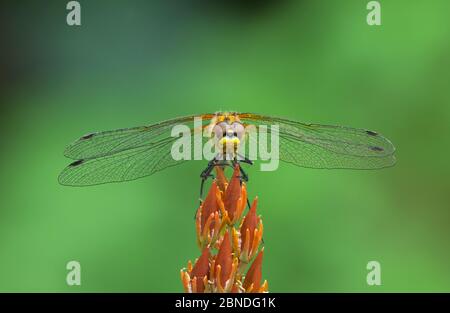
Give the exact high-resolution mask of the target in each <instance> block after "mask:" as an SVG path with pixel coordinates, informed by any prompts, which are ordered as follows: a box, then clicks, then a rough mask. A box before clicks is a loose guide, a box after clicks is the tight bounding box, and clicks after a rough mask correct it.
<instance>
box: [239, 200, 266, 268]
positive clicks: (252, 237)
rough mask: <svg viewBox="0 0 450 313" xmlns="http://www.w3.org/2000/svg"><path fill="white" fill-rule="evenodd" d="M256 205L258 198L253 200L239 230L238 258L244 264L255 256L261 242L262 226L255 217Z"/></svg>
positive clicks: (257, 217) (259, 220) (258, 218)
mask: <svg viewBox="0 0 450 313" xmlns="http://www.w3.org/2000/svg"><path fill="white" fill-rule="evenodd" d="M257 204H258V198H255V200H253V204H252V207H251V208H250V210H249V211H248V213H247V215H246V216H245V217H244V220H243V221H242V224H241V227H240V229H239V232H240V234H241V242H240V243H241V245H240V251H239V252H240V254H239V258H240V259H241V261H242V262H244V263H248V262H249V261H250V260H251V259H252V258H253V257H254V256H255V254H256V252H257V251H258V247H259V244H260V243H261V240H262V235H263V224H262V221H261V219H260V217H259V216H257V215H256V206H257Z"/></svg>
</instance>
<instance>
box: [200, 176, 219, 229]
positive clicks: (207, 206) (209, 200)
mask: <svg viewBox="0 0 450 313" xmlns="http://www.w3.org/2000/svg"><path fill="white" fill-rule="evenodd" d="M218 192H219V189H218V188H217V184H216V182H215V181H213V183H212V184H211V188H210V189H209V192H208V195H207V196H206V198H205V201H203V203H202V204H201V211H200V213H201V216H200V219H201V220H200V228H201V230H203V229H204V227H205V223H206V220H207V219H208V218H209V216H210V215H211V214H212V213H215V212H217V211H218V210H219V205H218V199H217V193H218ZM213 227H214V222H212V223H211V224H210V228H213Z"/></svg>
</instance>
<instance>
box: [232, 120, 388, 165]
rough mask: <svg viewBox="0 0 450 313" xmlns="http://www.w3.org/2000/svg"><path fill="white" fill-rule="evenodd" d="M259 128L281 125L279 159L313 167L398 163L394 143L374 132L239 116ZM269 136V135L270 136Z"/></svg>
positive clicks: (269, 131) (270, 130)
mask: <svg viewBox="0 0 450 313" xmlns="http://www.w3.org/2000/svg"><path fill="white" fill-rule="evenodd" d="M239 117H240V118H241V120H242V121H244V122H249V123H250V124H251V123H253V124H255V125H257V126H261V125H267V126H268V129H267V131H268V133H270V134H272V133H273V134H275V133H274V132H275V130H273V129H271V128H270V127H269V126H271V125H278V127H279V130H278V133H277V134H278V135H279V143H280V147H279V148H280V149H279V153H280V154H279V158H280V160H282V161H286V162H289V163H293V164H295V165H298V166H303V167H311V168H330V169H331V168H349V169H377V168H383V167H389V166H392V165H394V164H395V156H394V151H395V147H394V146H393V145H392V143H391V142H390V141H389V140H388V139H386V138H384V137H383V136H382V135H380V134H379V133H376V132H374V131H369V130H364V129H356V128H350V127H343V126H331V125H319V124H304V123H299V122H295V121H290V120H287V119H282V118H276V117H270V116H263V115H257V114H251V113H245V114H240V115H239ZM269 137H270V136H269Z"/></svg>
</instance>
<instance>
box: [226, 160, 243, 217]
mask: <svg viewBox="0 0 450 313" xmlns="http://www.w3.org/2000/svg"><path fill="white" fill-rule="evenodd" d="M240 174H241V172H240V170H239V165H236V166H235V168H234V171H233V176H232V177H231V180H230V183H229V184H228V186H227V189H226V190H225V194H224V199H223V203H224V207H225V210H226V211H227V214H228V218H229V219H230V222H231V224H234V223H235V222H236V221H237V220H238V219H239V218H240V217H241V214H242V212H243V211H244V209H245V205H246V203H247V189H246V188H245V184H244V183H242V184H241V179H240Z"/></svg>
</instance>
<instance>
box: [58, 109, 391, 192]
mask: <svg viewBox="0 0 450 313" xmlns="http://www.w3.org/2000/svg"><path fill="white" fill-rule="evenodd" d="M196 118H197V119H199V118H200V119H201V121H202V122H201V124H200V125H199V126H195V119H196ZM180 124H181V125H185V126H187V127H188V129H189V130H190V131H191V133H193V132H194V131H195V128H196V127H200V128H201V129H206V128H208V129H210V130H211V131H210V133H211V137H213V139H215V142H216V144H218V145H221V147H225V146H227V147H229V146H230V145H231V146H232V147H233V148H232V149H231V152H230V153H231V157H230V158H226V160H225V161H224V158H213V159H212V160H209V162H208V167H207V168H206V169H205V170H204V171H203V172H202V173H201V175H200V176H201V178H202V186H203V183H204V181H205V180H206V179H207V178H208V177H210V176H211V175H210V173H211V170H212V169H213V168H214V167H215V166H219V165H220V166H223V165H224V162H228V163H232V164H233V165H235V164H238V165H239V166H240V164H241V163H248V164H253V161H252V160H250V159H248V158H246V157H243V158H239V159H238V158H237V156H238V152H237V151H238V150H237V148H238V147H239V146H240V145H241V144H242V143H243V142H244V141H245V140H246V138H245V137H246V134H245V129H246V127H248V126H254V127H255V128H256V129H257V130H258V129H260V128H261V127H262V126H267V125H277V128H276V130H274V129H272V128H269V127H266V129H267V132H269V133H270V132H272V133H273V132H275V131H276V135H277V136H278V138H279V160H281V161H284V162H287V163H291V164H293V165H296V166H300V167H306V168H319V169H381V168H386V167H390V166H393V165H394V164H395V162H396V160H395V155H394V152H395V147H394V145H393V144H392V143H391V142H390V141H389V140H388V139H387V138H385V137H383V136H382V135H381V134H379V133H378V132H375V131H371V130H366V129H358V128H351V127H344V126H333V125H321V124H310V123H301V122H297V121H293V120H289V119H285V118H280V117H273V116H266V115H260V114H255V113H238V112H216V113H208V114H198V115H190V116H184V117H178V118H174V119H170V120H166V121H162V122H159V123H155V124H151V125H147V126H139V127H132V128H123V129H117V130H109V131H102V132H96V133H90V134H87V135H84V136H82V137H81V138H79V139H78V140H76V141H75V142H73V143H72V144H70V145H68V146H67V147H66V149H65V151H64V155H65V156H66V157H68V158H70V159H73V160H74V161H73V162H72V163H70V164H69V165H68V166H67V167H66V168H65V169H63V171H62V172H61V173H60V175H59V177H58V181H59V183H60V184H62V185H68V186H90V185H98V184H105V183H112V182H123V181H130V180H135V179H138V178H142V177H145V176H149V175H152V174H154V173H156V172H159V171H161V170H164V169H166V168H169V167H172V166H176V165H179V164H182V163H184V162H185V161H186V160H175V159H174V158H173V157H172V156H171V151H172V146H173V144H174V143H175V141H176V140H178V139H179V137H177V136H172V128H173V127H174V126H176V125H180ZM206 139H207V138H206ZM206 139H205V138H202V139H201V140H206ZM227 151H228V149H227ZM224 153H225V152H224ZM226 153H227V154H228V152H226ZM241 169H242V168H241ZM243 176H245V177H244V178H245V179H246V180H247V179H248V176H247V175H246V174H245V175H243ZM201 189H202V188H201ZM200 193H201V192H200Z"/></svg>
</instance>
